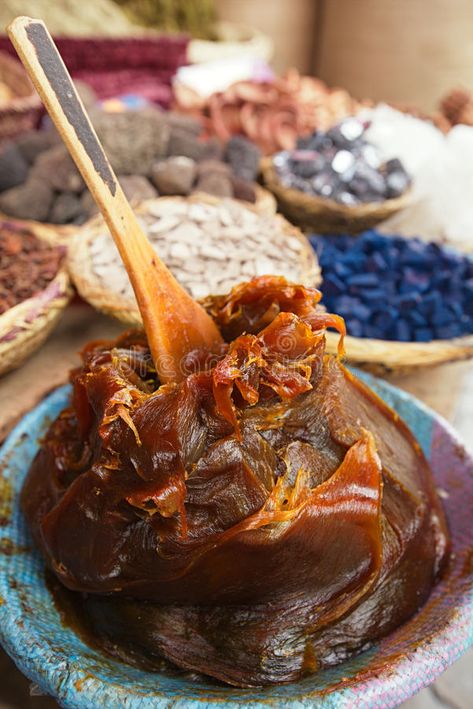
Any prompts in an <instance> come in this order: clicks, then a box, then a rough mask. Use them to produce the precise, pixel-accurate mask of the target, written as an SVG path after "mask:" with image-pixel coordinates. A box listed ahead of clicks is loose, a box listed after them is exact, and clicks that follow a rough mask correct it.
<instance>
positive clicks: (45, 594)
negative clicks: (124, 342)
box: [0, 375, 473, 709]
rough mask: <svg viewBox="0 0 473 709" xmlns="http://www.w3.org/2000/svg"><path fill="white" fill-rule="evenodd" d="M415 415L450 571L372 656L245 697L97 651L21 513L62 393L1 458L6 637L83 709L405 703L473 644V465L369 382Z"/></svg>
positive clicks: (453, 442) (396, 395)
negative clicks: (444, 527)
mask: <svg viewBox="0 0 473 709" xmlns="http://www.w3.org/2000/svg"><path fill="white" fill-rule="evenodd" d="M360 376H362V378H363V379H364V380H365V381H367V382H368V383H369V384H370V385H371V386H372V387H373V388H374V389H375V390H376V391H377V392H378V393H379V394H380V395H381V396H382V398H383V399H384V400H385V401H386V402H387V403H388V404H389V405H390V406H392V407H393V408H394V409H395V410H396V411H398V412H399V414H400V415H401V416H402V418H404V420H405V421H406V423H407V424H408V425H409V426H410V428H411V429H412V430H413V431H414V433H415V435H416V437H417V439H418V440H419V442H420V444H421V446H422V448H423V449H424V452H425V453H426V455H427V457H428V458H429V460H430V463H431V466H432V469H433V472H434V476H435V480H436V484H437V486H438V488H439V489H440V490H441V494H442V497H443V498H444V500H443V501H444V505H445V509H446V513H447V517H448V521H449V524H450V529H451V533H452V540H453V555H452V561H451V564H450V566H449V568H448V570H447V573H446V575H445V577H444V579H443V580H442V581H441V582H440V583H439V584H438V585H437V586H436V588H435V589H434V591H433V593H432V595H431V597H430V599H429V600H428V602H427V603H426V605H425V606H424V607H423V608H422V609H421V610H420V611H419V612H418V613H417V615H416V616H415V617H414V618H413V619H412V620H410V621H409V622H408V623H406V624H405V625H404V626H403V627H401V628H399V629H398V630H397V631H396V632H395V633H392V634H391V635H390V636H389V637H387V638H385V639H384V640H382V641H381V642H380V643H378V644H377V645H376V646H374V647H372V648H371V649H370V650H368V651H367V652H364V653H362V654H360V655H358V656H357V657H356V658H355V659H353V660H351V661H350V662H347V663H345V664H343V665H340V666H338V667H336V668H333V669H330V670H327V671H323V672H320V673H318V674H316V675H314V676H312V677H308V678H307V679H305V680H304V681H302V682H298V683H296V684H290V685H285V686H280V687H271V688H267V689H261V690H240V689H235V688H232V687H226V686H223V685H218V684H216V683H213V682H211V681H207V680H205V679H202V680H196V679H195V678H190V677H169V676H165V675H162V674H158V673H148V672H145V671H142V670H138V669H136V668H133V667H130V666H128V665H126V664H123V663H121V662H118V661H116V660H114V659H111V658H109V657H107V656H105V655H103V654H102V653H100V652H99V651H97V650H95V649H92V648H90V647H88V646H87V645H85V644H84V642H83V641H82V640H81V639H80V638H79V637H78V636H77V635H76V634H75V633H74V632H73V631H72V630H71V629H70V628H68V627H64V626H63V625H62V624H61V620H60V616H59V613H58V612H57V610H56V608H55V606H54V604H53V602H52V599H51V596H50V594H49V591H48V589H47V587H46V585H45V580H44V569H43V564H42V561H41V558H40V556H39V554H37V553H36V552H35V550H34V549H33V547H32V544H31V539H30V536H29V534H28V531H27V529H26V526H25V522H24V520H23V517H22V515H21V513H20V511H19V507H18V494H19V490H20V488H21V485H22V482H23V479H24V477H25V474H26V472H27V470H28V467H29V465H30V463H31V460H32V459H33V456H34V455H35V453H36V451H37V449H38V440H39V439H40V438H41V436H42V435H43V434H44V432H45V430H46V428H47V426H48V425H49V423H50V421H51V420H52V419H53V418H54V417H55V416H56V415H57V414H58V412H59V411H60V410H61V409H62V408H63V406H64V405H65V403H66V401H67V398H68V392H69V389H68V387H63V388H61V389H58V390H56V391H55V392H53V393H52V394H51V395H50V396H49V397H48V398H47V399H45V400H44V401H43V402H42V403H41V404H40V405H39V406H38V407H37V408H36V409H34V410H33V411H31V413H29V414H28V415H27V416H25V418H24V419H23V421H22V422H21V423H20V424H19V425H18V426H17V427H16V429H15V430H14V431H13V433H12V434H11V435H10V437H9V439H8V441H7V442H6V443H5V445H4V447H3V450H2V455H1V459H0V463H1V469H0V470H1V477H0V485H1V487H0V492H1V493H2V494H1V495H0V640H1V642H2V644H3V646H4V647H5V649H6V651H7V652H8V653H9V654H10V655H11V657H12V658H13V659H14V661H15V662H16V664H17V665H18V667H19V668H20V670H21V671H22V672H24V674H25V675H27V676H28V677H30V678H31V680H33V681H34V682H36V683H37V684H38V685H39V687H40V688H41V689H42V690H43V691H45V692H47V693H49V694H52V695H53V696H55V697H56V698H57V700H58V701H59V703H60V704H61V705H62V706H64V707H71V708H72V707H74V708H77V709H99V708H100V707H106V708H107V709H124V708H127V709H138V707H139V708H140V709H156V708H157V707H159V708H161V709H162V708H165V707H171V706H172V707H177V708H179V709H203V707H211V708H212V709H223V708H225V709H230V707H235V706H238V705H239V706H246V705H250V704H251V706H252V707H253V708H254V709H259V708H261V709H262V708H263V707H266V708H267V707H268V705H273V706H277V707H306V706H307V707H309V706H310V707H328V708H331V709H332V708H333V709H334V708H337V709H341V708H342V707H346V708H348V707H354V706H356V707H357V709H362V708H363V707H369V708H370V709H373V707H382V708H383V709H384V708H385V709H388V708H389V707H395V706H397V705H398V704H399V703H401V702H402V701H403V700H405V699H407V698H408V697H410V696H411V695H412V694H414V693H415V692H417V691H418V690H419V689H421V688H422V687H423V686H425V685H428V684H429V683H431V682H432V681H433V680H434V679H435V678H436V677H437V676H438V675H439V674H440V673H441V672H443V670H445V669H446V668H447V667H448V666H449V665H450V664H452V663H453V662H454V661H455V660H456V659H457V658H458V657H459V656H460V655H461V654H462V653H463V652H464V651H465V650H466V649H467V647H468V646H469V645H470V644H471V643H472V640H473V584H472V572H473V568H472V564H473V539H472V536H473V535H472V510H473V460H472V458H471V457H469V455H468V454H467V453H466V452H465V450H464V448H463V446H462V444H461V443H460V441H459V440H458V438H457V437H456V435H455V433H454V432H453V430H452V429H451V428H450V427H449V425H448V424H447V423H446V422H445V421H444V420H442V419H441V418H440V417H439V416H437V415H436V414H434V413H433V412H432V411H430V410H429V409H427V408H426V407H425V406H423V405H422V404H421V403H419V402H418V401H416V400H415V399H413V398H412V397H411V396H409V395H408V394H406V393H404V392H402V391H400V390H398V389H395V388H393V387H391V386H389V385H388V384H386V383H384V382H382V381H379V380H375V379H373V378H371V377H369V376H366V375H360Z"/></svg>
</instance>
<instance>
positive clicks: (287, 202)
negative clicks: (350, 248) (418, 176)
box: [261, 158, 411, 234]
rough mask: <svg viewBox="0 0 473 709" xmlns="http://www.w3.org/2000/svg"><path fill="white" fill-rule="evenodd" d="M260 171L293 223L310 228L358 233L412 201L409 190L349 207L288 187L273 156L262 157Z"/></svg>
mask: <svg viewBox="0 0 473 709" xmlns="http://www.w3.org/2000/svg"><path fill="white" fill-rule="evenodd" d="M261 173H262V175H263V181H264V184H265V185H266V187H267V188H268V189H269V190H270V191H271V192H272V193H273V194H274V196H275V197H276V200H277V202H278V206H279V209H280V210H281V212H282V213H283V214H284V215H285V216H286V217H287V218H288V219H289V220H290V221H291V222H293V223H294V224H297V225H298V226H300V227H301V228H302V229H306V230H311V231H319V232H322V233H324V232H325V233H332V234H333V233H345V232H349V233H352V234H354V233H358V232H360V231H363V230H364V229H370V228H371V227H373V226H375V225H376V224H379V223H380V222H382V221H384V220H385V219H387V218H388V217H391V216H392V215H393V214H396V212H398V211H399V210H401V209H404V207H406V206H407V205H408V204H409V203H410V201H411V191H410V190H408V191H407V192H405V193H404V194H403V195H401V197H396V198H395V199H387V200H385V201H384V202H370V203H367V204H360V205H356V206H353V207H347V206H345V205H343V204H338V202H335V201H333V200H331V199H326V198H324V197H316V196H314V195H309V194H306V193H305V192H301V191H300V190H295V189H292V188H290V187H285V186H284V185H282V184H281V182H280V181H279V178H278V176H277V174H276V171H275V170H274V167H273V164H272V160H271V158H263V160H262V161H261Z"/></svg>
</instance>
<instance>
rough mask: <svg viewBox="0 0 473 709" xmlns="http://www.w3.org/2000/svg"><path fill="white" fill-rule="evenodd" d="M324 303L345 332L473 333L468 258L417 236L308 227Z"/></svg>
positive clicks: (420, 336)
mask: <svg viewBox="0 0 473 709" xmlns="http://www.w3.org/2000/svg"><path fill="white" fill-rule="evenodd" d="M309 239H310V242H311V244H312V246H313V248H314V250H315V251H316V253H317V256H318V258H319V262H320V266H321V268H322V276H323V283H322V287H321V289H322V292H323V299H322V303H323V304H324V305H325V307H326V308H327V310H328V311H330V312H334V313H338V314H339V315H341V316H342V317H344V318H345V321H346V324H347V329H348V334H349V335H352V336H354V337H367V338H373V339H381V340H397V341H400V342H429V341H431V340H436V339H451V338H454V337H461V336H462V335H467V334H471V333H473V260H472V259H470V258H469V257H468V256H466V255H463V254H461V253H459V252H457V251H455V250H453V249H451V248H449V247H446V246H442V245H439V244H434V243H428V242H425V241H422V240H420V239H403V238H401V237H398V236H385V235H383V234H380V233H379V232H377V231H375V230H370V231H365V232H364V233H362V234H360V235H359V236H350V235H348V234H346V235H344V234H342V235H339V234H337V235H333V236H332V235H319V234H312V235H311V236H310V237H309Z"/></svg>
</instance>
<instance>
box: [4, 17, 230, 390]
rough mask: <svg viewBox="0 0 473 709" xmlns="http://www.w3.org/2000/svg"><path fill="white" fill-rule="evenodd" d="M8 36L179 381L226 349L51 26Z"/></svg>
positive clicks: (29, 22)
mask: <svg viewBox="0 0 473 709" xmlns="http://www.w3.org/2000/svg"><path fill="white" fill-rule="evenodd" d="M7 31H8V35H9V37H10V39H11V40H12V42H13V44H14V46H15V49H16V51H17V52H18V55H19V57H20V59H21V61H22V62H23V64H24V66H25V68H26V70H27V72H28V74H29V76H30V77H31V80H32V81H33V83H34V85H35V87H36V89H37V91H38V93H39V95H40V96H41V98H42V100H43V103H44V105H45V106H46V108H47V110H48V113H49V115H50V116H51V118H52V120H53V121H54V123H55V125H56V127H57V129H58V131H59V133H60V134H61V137H62V139H63V141H64V143H65V144H66V146H67V149H68V150H69V153H70V154H71V156H72V158H73V159H74V161H75V163H76V164H77V167H78V168H79V170H80V172H81V174H82V176H83V178H84V180H85V182H86V184H87V186H88V188H89V190H90V192H91V193H92V195H93V197H94V199H95V201H96V202H97V205H98V206H99V208H100V211H101V212H102V214H103V216H104V218H105V220H106V222H107V224H108V226H109V229H110V231H111V233H112V236H113V238H114V240H115V243H116V244H117V247H118V249H119V252H120V255H121V257H122V260H123V262H124V264H125V267H126V269H127V272H128V275H129V278H130V281H131V284H132V286H133V289H134V291H135V295H136V299H137V301H138V306H139V308H140V312H141V316H142V319H143V323H144V326H145V330H146V334H147V337H148V342H149V345H150V349H151V353H152V356H153V359H154V362H155V364H156V368H157V371H158V374H159V375H160V379H161V381H162V382H170V381H179V380H180V379H182V378H183V376H184V374H183V373H182V371H181V368H180V362H181V360H182V359H183V357H185V355H186V354H187V353H188V352H190V351H191V350H193V349H196V348H200V347H205V348H207V349H209V348H210V349H211V348H212V347H214V346H215V345H217V344H218V343H219V342H221V337H220V333H219V332H218V329H217V328H216V326H215V324H214V322H213V321H212V319H211V318H210V317H209V316H208V314H207V313H206V312H205V311H204V309H203V308H202V307H201V306H200V305H198V303H196V302H195V301H194V300H193V299H192V298H191V297H190V295H189V294H188V293H187V292H186V291H185V290H184V289H183V288H182V287H181V286H180V285H179V283H178V282H177V281H176V280H175V278H174V276H173V275H172V274H171V273H170V271H169V270H168V268H167V267H166V266H165V265H164V263H163V262H162V261H161V260H160V259H159V257H158V256H157V254H156V252H155V251H154V249H153V248H152V246H151V244H150V243H149V241H148V239H147V237H146V235H145V234H144V232H143V231H142V229H141V227H140V225H139V224H138V222H137V220H136V217H135V215H134V213H133V210H132V209H131V207H130V204H129V202H128V200H127V199H126V197H125V195H124V194H123V191H122V189H121V187H120V185H119V183H118V180H117V178H116V176H115V174H114V172H113V170H112V167H111V165H110V163H109V162H108V160H107V157H106V155H105V153H104V150H103V148H102V146H101V144H100V141H99V139H98V138H97V135H96V133H95V131H94V129H93V127H92V124H91V122H90V120H89V117H88V115H87V113H86V111H85V109H84V106H83V104H82V101H81V100H80V98H79V96H78V94H77V91H76V89H75V87H74V84H73V83H72V80H71V77H70V75H69V73H68V71H67V69H66V67H65V65H64V62H63V61H62V59H61V56H60V54H59V52H58V50H57V48H56V45H55V44H54V42H53V40H52V38H51V35H50V34H49V32H48V30H47V28H46V26H45V25H44V23H43V22H41V21H40V20H33V19H31V18H28V17H17V18H16V19H15V20H14V21H13V22H12V23H11V25H10V26H9V27H8V30H7Z"/></svg>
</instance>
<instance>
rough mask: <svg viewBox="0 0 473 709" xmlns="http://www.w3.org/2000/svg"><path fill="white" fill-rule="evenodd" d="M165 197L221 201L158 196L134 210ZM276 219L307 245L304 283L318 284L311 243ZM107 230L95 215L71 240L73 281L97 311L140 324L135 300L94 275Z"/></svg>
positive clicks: (208, 200) (302, 266) (206, 197)
mask: <svg viewBox="0 0 473 709" xmlns="http://www.w3.org/2000/svg"><path fill="white" fill-rule="evenodd" d="M164 200H166V201H169V200H172V201H182V200H185V201H190V202H194V203H206V204H210V205H215V204H218V203H219V202H220V200H219V199H218V198H216V197H212V196H210V195H204V194H201V195H194V196H192V197H187V198H185V197H159V198H157V199H154V200H147V201H145V202H141V204H140V205H138V206H137V207H136V208H135V213H136V214H137V216H138V217H139V216H140V215H143V214H146V212H147V209H148V205H151V204H154V205H156V203H159V202H160V201H164ZM245 206H246V207H247V208H249V209H251V207H248V205H247V204H246V203H245ZM252 211H254V212H256V213H258V214H260V212H259V211H258V210H257V209H256V208H255V207H253V209H252ZM269 216H273V215H269ZM273 218H274V221H275V224H277V225H278V226H279V227H281V228H282V229H283V231H284V232H285V233H286V234H288V235H290V236H293V237H296V238H297V239H299V240H300V241H301V243H302V244H303V246H304V249H303V257H302V259H301V263H300V273H301V276H300V280H301V282H303V283H305V284H307V285H313V286H317V285H318V284H319V283H320V268H319V265H318V263H317V259H316V257H315V255H314V252H313V250H312V248H311V246H310V244H309V243H308V241H307V240H306V238H305V237H304V236H303V235H302V234H301V233H300V231H299V229H297V228H296V227H294V226H292V224H289V222H287V221H286V220H285V219H284V217H282V216H281V215H279V214H276V215H274V217H273ZM105 231H106V226H105V225H104V222H103V220H102V218H101V217H100V216H97V217H94V218H93V219H91V220H90V221H89V222H87V223H86V224H84V226H83V227H82V228H81V229H79V230H78V232H77V234H76V236H75V237H74V238H73V239H72V241H71V244H70V247H69V250H68V262H69V272H70V274H71V277H72V280H73V282H74V285H75V286H76V288H77V290H78V291H79V293H80V295H81V296H82V298H84V300H86V301H87V302H89V303H90V304H91V305H93V306H94V307H95V308H97V310H100V311H102V312H104V313H107V314H108V315H112V316H113V317H115V318H117V319H119V320H122V321H123V322H126V323H128V324H133V325H136V324H141V317H140V314H139V311H138V306H137V304H136V302H135V300H134V299H133V300H130V298H129V297H126V296H121V295H120V294H117V293H114V292H111V291H110V290H108V289H106V288H104V287H103V284H102V282H101V281H100V280H99V279H98V278H97V277H96V276H95V274H94V271H93V268H92V260H91V254H90V245H91V244H92V242H93V241H94V239H95V238H96V237H97V236H98V235H99V234H103V233H104V232H105ZM268 238H270V235H268Z"/></svg>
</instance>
